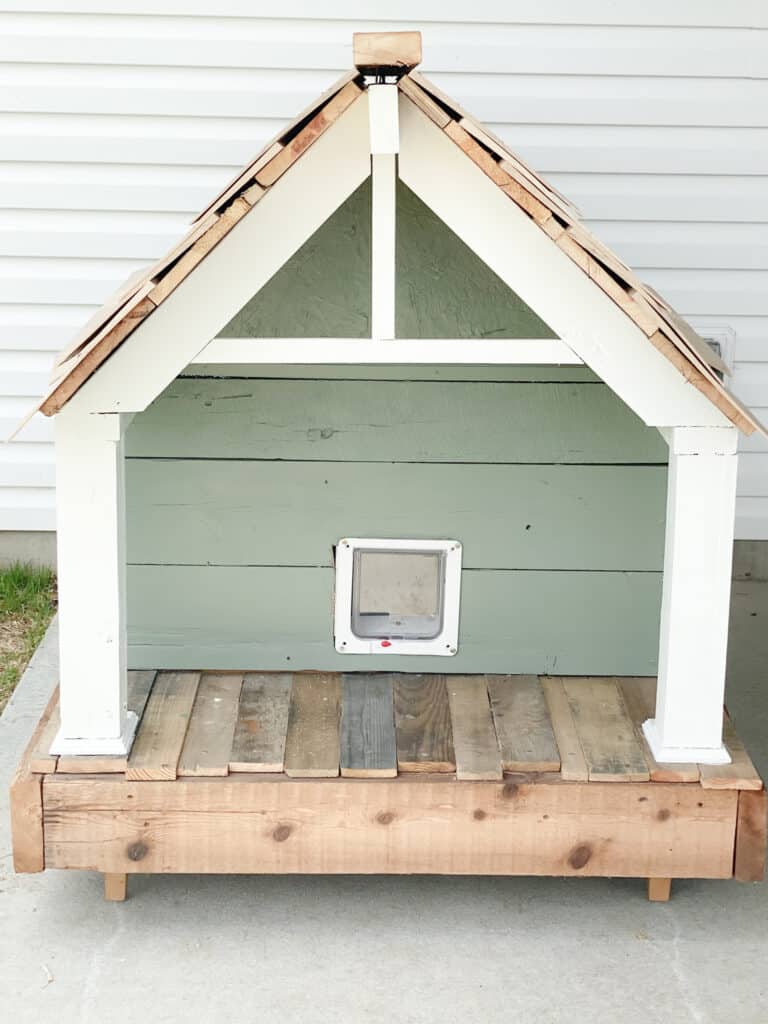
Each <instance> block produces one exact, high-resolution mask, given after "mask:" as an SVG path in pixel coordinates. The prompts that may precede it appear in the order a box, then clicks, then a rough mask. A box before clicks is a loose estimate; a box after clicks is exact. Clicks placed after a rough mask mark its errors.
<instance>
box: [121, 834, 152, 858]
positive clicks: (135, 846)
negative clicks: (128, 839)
mask: <svg viewBox="0 0 768 1024" xmlns="http://www.w3.org/2000/svg"><path fill="white" fill-rule="evenodd" d="M125 852H126V853H127V854H128V860H144V858H145V857H146V856H147V854H148V853H149V847H148V846H147V844H146V843H142V841H141V840H140V839H139V840H137V842H135V843H131V844H130V846H128V848H127V849H126V851H125Z"/></svg>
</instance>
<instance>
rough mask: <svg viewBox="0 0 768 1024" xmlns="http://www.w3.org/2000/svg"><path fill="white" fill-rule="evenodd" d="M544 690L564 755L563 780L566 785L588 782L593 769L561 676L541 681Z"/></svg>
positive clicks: (561, 768) (560, 748)
mask: <svg viewBox="0 0 768 1024" xmlns="http://www.w3.org/2000/svg"><path fill="white" fill-rule="evenodd" d="M541 688H542V690H543V691H544V696H545V697H546V700H547V706H548V708H549V716H550V719H551V721H552V729H553V731H554V733H555V741H556V743H557V749H558V750H559V752H560V778H561V779H563V780H564V781H566V782H586V781H587V780H588V779H589V768H588V767H587V761H586V758H585V757H584V751H583V750H582V749H581V741H580V740H579V734H578V733H577V731H576V725H575V723H574V721H573V715H572V713H571V705H570V704H569V703H568V694H567V693H566V692H565V688H564V687H563V680H562V679H560V678H559V677H557V676H549V677H547V678H542V679H541Z"/></svg>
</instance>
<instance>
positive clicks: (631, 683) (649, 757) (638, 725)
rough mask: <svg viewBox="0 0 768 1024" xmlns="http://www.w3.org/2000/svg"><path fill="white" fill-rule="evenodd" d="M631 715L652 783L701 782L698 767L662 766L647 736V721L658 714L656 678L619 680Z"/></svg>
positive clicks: (628, 712) (692, 765)
mask: <svg viewBox="0 0 768 1024" xmlns="http://www.w3.org/2000/svg"><path fill="white" fill-rule="evenodd" d="M617 682H618V684H619V686H620V687H621V695H622V697H623V698H624V705H625V707H626V709H627V714H628V715H629V717H630V718H631V719H632V724H633V725H634V727H635V735H636V736H637V741H638V743H639V744H640V747H641V749H642V751H643V757H644V758H645V761H646V764H647V765H648V771H649V773H650V776H651V782H698V781H699V766H698V765H697V764H660V763H659V762H658V761H657V760H656V759H655V758H654V756H653V754H652V752H651V748H650V747H649V746H648V743H647V742H646V739H645V734H644V733H643V722H645V721H647V719H649V718H653V716H654V714H655V712H656V678H655V677H653V676H647V677H637V678H623V679H618V680H617Z"/></svg>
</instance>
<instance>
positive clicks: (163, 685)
mask: <svg viewBox="0 0 768 1024" xmlns="http://www.w3.org/2000/svg"><path fill="white" fill-rule="evenodd" d="M199 681H200V673H199V672H158V674H157V678H156V680H155V684H154V686H153V687H152V693H151V694H150V697H149V700H148V701H147V707H146V710H145V712H144V720H143V722H142V723H141V728H140V729H139V733H138V736H137V737H136V739H135V740H134V743H133V749H132V750H131V753H130V755H129V757H128V765H127V767H126V771H125V778H126V779H130V780H134V781H139V780H148V779H175V778H176V768H177V765H178V763H179V756H180V754H181V749H182V747H183V745H184V737H185V736H186V734H187V726H188V725H189V717H190V715H191V713H192V706H193V705H194V702H195V694H196V693H197V686H198V683H199Z"/></svg>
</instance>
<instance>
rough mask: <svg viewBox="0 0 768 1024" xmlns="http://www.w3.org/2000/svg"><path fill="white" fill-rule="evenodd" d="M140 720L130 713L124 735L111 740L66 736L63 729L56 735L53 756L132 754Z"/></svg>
mask: <svg viewBox="0 0 768 1024" xmlns="http://www.w3.org/2000/svg"><path fill="white" fill-rule="evenodd" d="M138 724H139V719H138V717H137V716H136V713H135V712H134V711H129V712H128V713H127V714H126V716H125V726H124V727H123V732H122V735H120V736H112V737H109V738H101V739H100V738H99V737H76V738H73V737H71V736H64V735H63V732H62V730H61V729H59V731H58V732H57V733H56V737H55V738H54V741H53V743H52V744H51V750H50V752H51V754H71V755H81V754H83V755H87V754H99V755H100V756H102V757H104V756H107V757H109V756H111V755H115V756H117V757H119V756H120V755H123V756H125V755H126V754H129V753H130V750H131V746H132V744H133V738H134V736H135V735H136V729H137V727H138Z"/></svg>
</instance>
